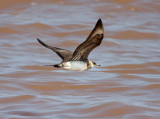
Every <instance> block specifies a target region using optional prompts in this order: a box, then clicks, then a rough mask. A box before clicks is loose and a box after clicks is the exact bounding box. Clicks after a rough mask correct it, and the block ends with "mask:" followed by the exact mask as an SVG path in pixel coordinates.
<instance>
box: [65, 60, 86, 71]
mask: <svg viewBox="0 0 160 119" xmlns="http://www.w3.org/2000/svg"><path fill="white" fill-rule="evenodd" d="M63 65H64V67H63V68H64V69H69V70H78V71H82V70H86V69H87V63H85V62H82V61H70V62H64V63H63Z"/></svg>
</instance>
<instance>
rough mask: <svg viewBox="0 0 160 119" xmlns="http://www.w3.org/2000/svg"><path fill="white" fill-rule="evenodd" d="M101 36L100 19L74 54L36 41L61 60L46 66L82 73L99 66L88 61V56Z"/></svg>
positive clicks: (102, 29) (97, 44)
mask: <svg viewBox="0 0 160 119" xmlns="http://www.w3.org/2000/svg"><path fill="white" fill-rule="evenodd" d="M103 36H104V28H103V23H102V21H101V19H99V20H98V21H97V23H96V25H95V27H94V29H93V30H92V32H91V33H90V35H89V36H88V38H87V39H86V40H85V41H84V42H83V43H82V44H80V45H79V46H78V47H77V48H76V50H75V51H74V52H71V51H69V50H65V49H62V48H57V47H53V46H50V45H48V44H46V43H44V42H42V41H41V40H40V39H38V38H37V40H38V42H39V43H40V44H41V45H43V46H44V47H46V48H49V49H51V50H52V51H54V52H55V53H57V55H59V56H60V57H61V58H62V62H61V63H59V64H55V65H48V66H54V67H57V68H64V69H68V70H78V71H82V70H87V69H89V68H92V67H94V66H100V65H98V64H96V63H95V62H93V61H91V60H88V55H89V53H90V52H91V51H92V50H93V49H94V48H96V47H97V46H99V45H100V44H101V42H102V39H103Z"/></svg>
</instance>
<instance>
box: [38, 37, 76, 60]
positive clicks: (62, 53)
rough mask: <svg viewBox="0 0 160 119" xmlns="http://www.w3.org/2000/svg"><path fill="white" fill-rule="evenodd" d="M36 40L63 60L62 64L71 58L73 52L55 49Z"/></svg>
mask: <svg viewBox="0 0 160 119" xmlns="http://www.w3.org/2000/svg"><path fill="white" fill-rule="evenodd" d="M37 40H38V42H39V43H40V44H41V45H43V46H44V47H46V48H49V49H51V50H52V51H54V52H56V53H57V54H58V55H59V56H60V57H61V58H62V60H63V61H62V62H65V61H68V60H69V59H70V58H71V57H72V54H73V52H71V51H69V50H65V49H62V48H57V47H53V46H50V45H48V44H46V43H44V42H42V41H41V40H40V39H38V38H37Z"/></svg>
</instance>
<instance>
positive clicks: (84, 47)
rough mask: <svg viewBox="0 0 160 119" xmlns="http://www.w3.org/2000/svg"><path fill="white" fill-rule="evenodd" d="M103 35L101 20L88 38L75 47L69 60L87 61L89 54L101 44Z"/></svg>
mask: <svg viewBox="0 0 160 119" xmlns="http://www.w3.org/2000/svg"><path fill="white" fill-rule="evenodd" d="M103 34H104V30H103V24H102V21H101V19H99V20H98V22H97V24H96V26H95V27H94V29H93V30H92V32H91V33H90V35H89V36H88V38H87V39H86V40H85V41H84V42H83V43H82V44H80V45H79V46H78V47H77V49H76V50H75V51H74V53H73V56H72V58H71V59H70V60H71V61H74V60H88V55H89V53H90V52H91V51H92V50H93V49H94V48H96V47H97V46H99V45H100V44H101V42H102V39H103Z"/></svg>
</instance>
